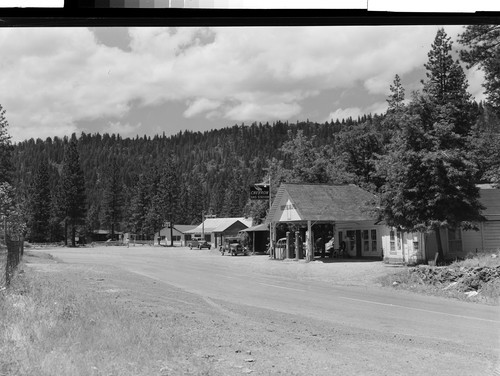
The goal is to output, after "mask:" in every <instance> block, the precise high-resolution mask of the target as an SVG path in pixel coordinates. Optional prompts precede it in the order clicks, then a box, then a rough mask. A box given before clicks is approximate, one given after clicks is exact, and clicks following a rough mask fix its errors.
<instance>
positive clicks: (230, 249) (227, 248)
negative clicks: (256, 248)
mask: <svg viewBox="0 0 500 376" xmlns="http://www.w3.org/2000/svg"><path fill="white" fill-rule="evenodd" d="M219 251H220V253H221V254H222V256H224V254H225V253H226V252H227V253H228V254H230V255H231V256H237V255H239V254H242V255H244V256H247V255H248V250H247V248H246V247H244V246H243V244H242V240H241V238H240V237H239V236H230V237H229V236H228V237H226V238H225V239H224V244H222V245H221V246H220V247H219Z"/></svg>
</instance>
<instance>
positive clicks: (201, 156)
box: [13, 119, 357, 223]
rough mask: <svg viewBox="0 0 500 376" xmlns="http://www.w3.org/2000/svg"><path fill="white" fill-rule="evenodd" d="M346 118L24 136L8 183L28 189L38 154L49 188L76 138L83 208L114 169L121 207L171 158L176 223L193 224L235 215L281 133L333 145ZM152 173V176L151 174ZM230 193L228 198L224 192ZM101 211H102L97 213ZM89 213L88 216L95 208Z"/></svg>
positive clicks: (94, 203)
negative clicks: (128, 134) (147, 132)
mask: <svg viewBox="0 0 500 376" xmlns="http://www.w3.org/2000/svg"><path fill="white" fill-rule="evenodd" d="M356 123H357V121H352V120H351V119H349V120H348V121H347V122H345V121H344V122H343V123H341V122H337V123H326V124H314V123H297V124H288V123H282V122H277V123H274V124H268V123H267V124H252V125H248V126H247V125H239V126H238V125H235V126H233V127H229V128H224V129H220V130H212V131H207V132H204V133H200V132H190V131H185V132H182V133H179V134H177V135H174V136H168V137H167V136H165V135H162V136H155V137H146V136H144V137H136V138H134V139H130V138H122V137H120V135H115V134H112V135H109V134H103V135H101V134H85V133H82V134H81V135H75V134H73V135H72V136H71V137H69V138H68V137H65V138H62V139H61V138H58V137H54V138H47V139H46V140H40V139H37V140H34V139H30V140H27V141H24V142H21V143H18V144H16V145H15V147H14V153H13V163H14V167H15V171H16V172H15V179H14V180H15V185H16V186H17V187H18V188H19V189H21V190H22V191H23V192H25V193H26V194H28V190H29V186H30V185H31V184H32V182H33V180H34V176H35V174H36V171H37V169H38V167H39V164H40V163H41V162H43V161H45V160H46V161H47V162H48V166H49V168H48V173H49V176H50V178H49V180H48V181H49V185H50V191H51V192H52V193H53V194H55V192H56V188H57V185H58V182H59V177H60V174H61V171H62V162H63V157H64V148H65V145H68V144H69V142H70V141H71V140H73V141H76V144H77V149H78V152H79V157H80V164H81V168H82V170H83V173H84V177H85V190H86V196H87V204H88V209H89V213H100V212H101V209H102V208H103V205H104V204H105V202H104V200H105V194H104V193H105V187H106V184H107V183H108V179H109V178H110V177H111V176H115V177H116V178H117V179H118V181H119V188H117V189H119V191H120V192H121V193H122V197H121V201H122V202H123V209H124V210H125V209H126V208H127V206H129V205H130V203H131V200H132V198H133V197H132V196H133V195H134V190H135V189H138V187H140V186H141V184H142V183H143V182H145V181H151V180H154V179H155V178H156V177H159V176H160V175H161V174H162V173H163V172H162V168H163V166H164V165H165V163H166V162H172V163H175V171H176V174H175V175H176V179H177V180H176V181H177V184H178V187H179V198H178V199H179V205H180V209H181V210H180V212H179V213H178V214H177V215H178V217H177V218H176V219H177V223H197V222H199V221H200V220H201V212H202V210H204V211H205V212H207V213H208V212H210V213H212V214H216V215H218V216H234V215H243V214H244V213H243V209H244V207H245V204H246V203H247V199H248V196H249V192H248V186H249V185H251V184H254V183H257V182H259V181H262V179H264V176H265V175H266V172H265V171H264V170H263V168H265V167H268V164H269V163H268V160H270V159H272V158H276V159H278V160H283V159H285V160H286V158H285V155H284V153H283V152H282V151H281V150H280V148H281V146H282V144H283V142H284V141H285V140H287V138H288V132H291V134H296V133H297V131H302V132H303V133H304V135H306V136H313V135H317V136H318V137H316V141H315V147H321V146H324V145H328V144H333V140H334V135H335V134H336V133H338V131H340V130H341V129H342V128H346V127H349V126H352V125H354V124H356ZM155 175H156V176H155ZM229 196H231V202H227V201H228V200H225V198H229ZM100 214H102V213H100ZM100 214H99V215H97V214H95V217H96V218H95V219H97V218H100V217H101V215H100Z"/></svg>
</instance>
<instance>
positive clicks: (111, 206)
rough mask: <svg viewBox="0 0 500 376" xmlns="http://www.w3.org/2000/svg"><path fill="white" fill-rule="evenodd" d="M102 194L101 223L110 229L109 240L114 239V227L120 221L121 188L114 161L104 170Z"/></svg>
mask: <svg viewBox="0 0 500 376" xmlns="http://www.w3.org/2000/svg"><path fill="white" fill-rule="evenodd" d="M103 180H104V192H103V196H102V198H103V201H102V213H103V223H104V225H105V226H106V227H107V228H110V229H111V239H114V238H115V230H116V226H117V225H119V223H120V222H121V220H122V208H123V195H122V191H123V186H122V182H121V177H120V170H119V166H118V164H117V163H116V161H113V162H112V163H109V164H108V166H107V168H106V169H105V170H104V176H103Z"/></svg>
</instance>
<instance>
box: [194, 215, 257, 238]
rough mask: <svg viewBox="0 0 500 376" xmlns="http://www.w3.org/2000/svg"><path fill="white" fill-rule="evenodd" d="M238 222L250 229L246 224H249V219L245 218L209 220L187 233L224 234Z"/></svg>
mask: <svg viewBox="0 0 500 376" xmlns="http://www.w3.org/2000/svg"><path fill="white" fill-rule="evenodd" d="M243 220H244V221H243ZM237 222H239V223H240V224H241V225H242V226H244V228H247V227H248V225H247V224H246V223H245V222H248V219H245V218H207V219H205V221H204V222H203V223H202V224H200V225H198V226H196V227H195V228H194V229H192V230H188V231H186V233H189V234H201V232H202V231H205V233H211V232H224V231H225V230H226V229H228V228H229V227H231V226H232V225H234V224H235V223H237Z"/></svg>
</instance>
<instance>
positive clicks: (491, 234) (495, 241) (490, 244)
mask: <svg viewBox="0 0 500 376" xmlns="http://www.w3.org/2000/svg"><path fill="white" fill-rule="evenodd" d="M483 236H484V238H483V240H484V249H488V250H490V249H500V221H491V222H485V223H484V235H483Z"/></svg>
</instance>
